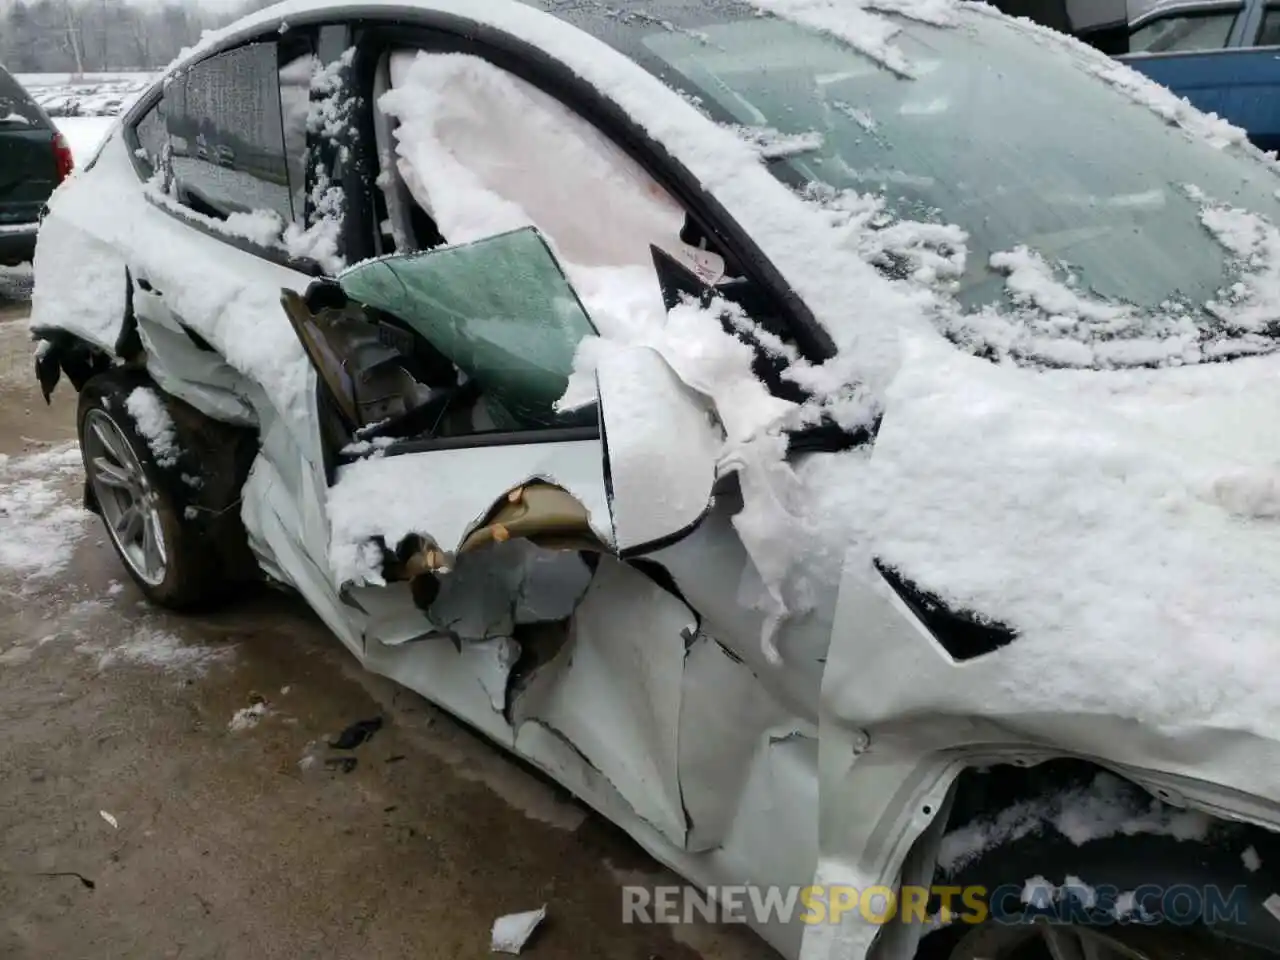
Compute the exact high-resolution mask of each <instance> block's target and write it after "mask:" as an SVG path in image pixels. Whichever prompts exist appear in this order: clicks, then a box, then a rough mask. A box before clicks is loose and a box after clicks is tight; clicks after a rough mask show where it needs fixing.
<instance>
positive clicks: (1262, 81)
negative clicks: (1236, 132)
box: [994, 0, 1280, 150]
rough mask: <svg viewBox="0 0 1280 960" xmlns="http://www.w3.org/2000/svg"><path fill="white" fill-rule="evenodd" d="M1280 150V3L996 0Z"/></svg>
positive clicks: (1279, 0) (1265, 146) (1013, 12)
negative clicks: (1140, 73)
mask: <svg viewBox="0 0 1280 960" xmlns="http://www.w3.org/2000/svg"><path fill="white" fill-rule="evenodd" d="M994 2H995V6H997V7H999V8H1000V9H1001V10H1003V11H1004V12H1005V13H1008V14H1011V15H1013V16H1021V17H1028V18H1030V19H1032V20H1035V21H1036V22H1038V23H1041V24H1044V25H1045V26H1047V27H1052V28H1054V29H1055V30H1060V31H1062V32H1063V33H1070V34H1072V35H1074V36H1076V37H1078V38H1079V39H1081V40H1083V41H1084V42H1086V43H1089V44H1091V45H1092V46H1094V47H1097V48H1098V49H1099V50H1101V51H1102V52H1103V53H1106V54H1109V55H1111V56H1114V57H1116V58H1117V59H1118V60H1121V61H1123V62H1125V63H1127V64H1128V65H1129V66H1131V67H1133V68H1134V69H1135V70H1138V71H1141V72H1142V73H1144V74H1146V75H1147V76H1148V77H1150V78H1151V79H1152V80H1154V81H1156V82H1157V83H1159V84H1162V85H1163V86H1166V87H1168V88H1169V89H1170V90H1172V91H1173V92H1174V93H1176V94H1177V95H1178V96H1180V97H1185V98H1186V99H1187V100H1189V101H1191V103H1193V104H1194V105H1195V106H1197V107H1199V108H1200V109H1201V110H1204V111H1205V112H1206V113H1216V114H1217V115H1218V116H1220V117H1222V118H1223V119H1225V120H1228V121H1230V122H1231V123H1233V124H1235V125H1236V126H1237V127H1242V128H1243V129H1244V130H1245V131H1246V132H1247V133H1248V134H1249V139H1250V140H1252V141H1253V142H1254V143H1255V144H1256V145H1257V146H1259V147H1261V148H1262V149H1263V150H1278V149H1280V0H1127V4H1126V0H994Z"/></svg>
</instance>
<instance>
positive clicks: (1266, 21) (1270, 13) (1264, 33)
mask: <svg viewBox="0 0 1280 960" xmlns="http://www.w3.org/2000/svg"><path fill="white" fill-rule="evenodd" d="M1258 46H1260V47H1280V7H1268V8H1267V12H1266V13H1264V14H1263V16H1262V29H1261V30H1259V31H1258Z"/></svg>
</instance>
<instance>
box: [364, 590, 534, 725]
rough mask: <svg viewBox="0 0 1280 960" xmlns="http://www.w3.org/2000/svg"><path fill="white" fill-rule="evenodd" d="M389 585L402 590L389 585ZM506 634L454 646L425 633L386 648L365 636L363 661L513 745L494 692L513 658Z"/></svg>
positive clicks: (504, 682) (500, 686)
mask: <svg viewBox="0 0 1280 960" xmlns="http://www.w3.org/2000/svg"><path fill="white" fill-rule="evenodd" d="M388 589H405V590H406V591H407V589H408V588H407V587H406V586H405V585H404V584H400V583H397V584H392V586H391V587H390V588H388ZM511 644H512V641H510V640H509V638H495V639H494V640H493V641H490V642H482V643H461V644H455V643H454V642H453V641H452V640H451V639H450V638H448V637H443V636H440V637H430V638H425V639H422V640H420V641H418V642H415V643H404V644H401V645H400V646H397V647H389V646H387V645H385V644H383V643H380V642H379V641H377V640H375V639H372V638H370V639H369V640H368V641H367V642H366V643H365V649H364V665H365V667H366V668H368V669H369V670H372V671H374V672H375V673H380V674H382V675H383V676H384V677H390V678H391V679H392V680H394V681H395V682H396V683H399V684H402V685H404V686H406V687H408V688H409V689H410V690H413V691H415V692H417V693H419V694H421V695H422V696H424V697H426V698H427V699H429V700H431V701H432V702H433V703H435V704H437V705H439V706H440V707H442V708H444V709H445V710H447V711H449V712H450V713H452V714H455V715H456V716H459V717H463V718H465V719H466V721H467V723H469V724H470V725H471V726H473V727H475V728H476V729H477V730H479V731H480V732H481V733H483V734H484V735H485V736H487V737H489V738H491V739H493V740H495V741H497V742H498V743H500V744H502V745H503V746H504V747H508V748H510V747H512V746H514V743H515V733H514V731H513V730H512V729H511V725H510V724H508V723H507V720H506V718H505V717H504V716H503V715H502V710H501V707H500V705H499V701H498V697H497V693H498V691H500V690H501V691H505V690H506V687H507V680H508V677H509V675H510V670H511V666H512V665H513V664H514V662H515V657H514V656H513V654H515V653H517V651H515V650H514V649H512V646H511Z"/></svg>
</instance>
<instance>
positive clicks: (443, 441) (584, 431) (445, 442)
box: [339, 424, 600, 463]
mask: <svg viewBox="0 0 1280 960" xmlns="http://www.w3.org/2000/svg"><path fill="white" fill-rule="evenodd" d="M599 439H600V428H599V427H598V426H597V425H594V424H592V425H588V426H582V427H548V428H547V429H546V430H519V431H506V430H504V431H495V432H493V433H474V434H470V435H468V436H464V437H440V438H438V439H435V440H401V441H399V442H397V443H393V444H390V445H388V446H386V447H384V448H383V450H384V453H383V456H384V457H401V456H404V455H406V454H410V453H431V452H432V451H435V450H470V449H473V448H476V447H518V446H524V445H526V444H531V443H573V442H576V441H582V440H599ZM339 459H340V460H341V462H343V463H354V462H356V461H357V460H362V459H364V458H363V457H360V456H348V455H343V456H341V457H340V458H339Z"/></svg>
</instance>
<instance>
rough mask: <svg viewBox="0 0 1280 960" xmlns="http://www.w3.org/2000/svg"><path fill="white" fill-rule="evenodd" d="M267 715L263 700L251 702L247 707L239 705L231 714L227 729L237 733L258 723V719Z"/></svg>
mask: <svg viewBox="0 0 1280 960" xmlns="http://www.w3.org/2000/svg"><path fill="white" fill-rule="evenodd" d="M266 715H267V704H266V703H265V702H264V701H259V702H257V703H254V704H251V705H250V706H247V707H241V708H240V709H239V710H237V711H236V712H235V713H233V714H232V715H231V720H230V722H229V723H228V724H227V729H228V730H230V731H231V732H232V733H239V732H240V731H241V730H248V729H250V728H252V727H256V726H257V725H258V721H259V720H261V719H262V718H263V717H265V716H266Z"/></svg>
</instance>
